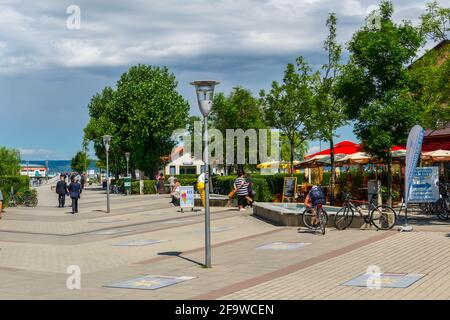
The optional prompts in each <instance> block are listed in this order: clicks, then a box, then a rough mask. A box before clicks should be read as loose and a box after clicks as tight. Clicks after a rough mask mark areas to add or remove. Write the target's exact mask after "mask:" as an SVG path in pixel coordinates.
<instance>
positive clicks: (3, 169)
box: [0, 147, 20, 176]
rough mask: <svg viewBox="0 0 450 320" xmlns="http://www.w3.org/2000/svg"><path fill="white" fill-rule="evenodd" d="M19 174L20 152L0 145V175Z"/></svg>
mask: <svg viewBox="0 0 450 320" xmlns="http://www.w3.org/2000/svg"><path fill="white" fill-rule="evenodd" d="M18 174H20V152H19V150H16V149H9V148H6V147H0V176H6V175H13V176H14V175H18Z"/></svg>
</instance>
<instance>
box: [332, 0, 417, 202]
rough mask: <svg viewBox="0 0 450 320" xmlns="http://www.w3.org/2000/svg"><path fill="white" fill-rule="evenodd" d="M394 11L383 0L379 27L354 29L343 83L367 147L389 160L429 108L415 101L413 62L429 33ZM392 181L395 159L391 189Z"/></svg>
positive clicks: (350, 112) (356, 128)
mask: <svg viewBox="0 0 450 320" xmlns="http://www.w3.org/2000/svg"><path fill="white" fill-rule="evenodd" d="M393 12H394V8H393V6H392V3H391V2H390V1H382V2H381V3H380V7H379V15H380V17H379V18H380V26H379V28H369V27H368V26H363V27H362V28H361V29H359V30H358V31H357V32H356V33H355V34H354V35H353V37H352V39H351V41H350V42H349V44H348V50H349V52H350V58H349V62H348V64H347V65H346V66H345V67H344V69H343V75H342V77H341V78H340V83H339V85H338V87H339V93H340V95H341V97H342V98H343V101H344V102H345V104H346V107H347V113H348V115H349V118H351V119H352V120H354V121H355V126H354V132H355V134H356V135H357V136H358V137H359V138H360V139H361V141H362V143H363V145H364V148H365V149H366V150H367V151H368V152H369V153H371V154H372V155H375V156H378V157H380V158H383V159H387V160H388V163H389V164H390V160H391V147H392V146H394V145H397V144H404V143H405V142H406V138H407V136H408V132H409V130H410V129H411V128H412V127H413V126H414V125H415V124H417V123H420V121H421V114H422V111H423V110H421V109H420V108H419V106H418V105H417V104H413V103H412V96H411V94H410V91H411V88H410V78H409V74H408V69H407V66H408V65H409V64H410V63H411V62H412V60H413V58H414V57H415V56H416V54H417V51H418V49H419V48H420V47H421V46H422V45H423V44H424V37H423V34H422V33H421V32H420V29H419V28H416V27H414V26H412V24H411V23H410V22H409V21H403V22H402V23H400V24H396V23H395V22H394V21H393V19H392V15H393ZM391 183H392V176H391V166H390V165H389V166H388V188H389V190H391V187H392V185H391ZM389 201H390V192H389V193H388V202H389Z"/></svg>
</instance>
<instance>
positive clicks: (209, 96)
mask: <svg viewBox="0 0 450 320" xmlns="http://www.w3.org/2000/svg"><path fill="white" fill-rule="evenodd" d="M219 83H220V82H218V81H214V80H205V81H194V82H191V85H193V86H195V92H196V93H197V101H198V106H199V108H200V112H201V113H202V115H203V122H204V126H205V134H204V141H205V151H204V156H203V161H204V162H205V266H206V267H207V268H211V229H210V226H211V221H210V211H209V149H208V115H209V113H210V112H211V108H212V104H213V97H214V87H215V86H216V85H218V84H219Z"/></svg>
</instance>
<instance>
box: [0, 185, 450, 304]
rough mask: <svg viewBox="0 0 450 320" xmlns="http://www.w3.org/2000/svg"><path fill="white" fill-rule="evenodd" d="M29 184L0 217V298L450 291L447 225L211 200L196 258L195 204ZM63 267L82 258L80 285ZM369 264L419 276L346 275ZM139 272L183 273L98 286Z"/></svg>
mask: <svg viewBox="0 0 450 320" xmlns="http://www.w3.org/2000/svg"><path fill="white" fill-rule="evenodd" d="M38 190H39V206H38V207H36V208H8V209H7V211H6V213H5V215H4V219H2V220H0V299H159V300H161V299H262V300H266V299H367V298H369V299H410V298H412V299H450V268H449V266H450V250H449V249H448V248H449V246H450V225H448V224H443V223H439V224H437V223H434V222H433V223H421V225H419V226H416V227H415V231H414V232H410V233H399V232H396V231H390V232H376V231H361V230H346V231H337V230H334V229H331V228H330V229H328V230H327V231H328V232H327V234H326V235H325V236H322V235H319V234H313V233H310V232H307V231H306V230H300V231H298V230H297V228H288V227H277V226H273V225H271V224H268V223H266V222H264V221H261V220H259V219H257V218H255V217H253V216H252V215H251V210H247V212H238V211H236V210H235V209H234V208H216V207H215V208H212V231H213V232H212V243H213V249H212V261H213V268H212V269H205V268H203V266H202V263H203V261H204V248H203V245H204V232H203V231H204V224H203V221H204V216H203V213H202V212H198V211H196V212H190V211H188V212H184V213H181V212H179V210H178V208H176V207H174V206H173V205H171V204H169V201H170V199H169V197H168V196H167V195H150V196H122V195H111V209H112V210H111V213H110V214H107V213H105V211H104V210H105V208H106V203H105V199H106V196H105V193H104V191H102V190H99V189H98V188H88V189H87V190H85V191H84V192H83V194H82V198H81V200H80V204H79V205H80V210H79V211H80V213H79V214H76V215H72V214H71V213H70V209H69V208H65V209H60V208H57V205H56V203H57V199H56V196H55V195H54V193H53V192H52V191H51V190H50V187H49V186H44V187H40V188H38ZM68 202H69V204H70V201H68ZM149 240H153V241H154V243H153V244H148V245H140V244H143V243H142V241H149ZM136 241H137V242H136ZM130 242H131V243H132V244H134V245H132V246H127V244H129V243H130ZM274 243H275V244H274ZM267 244H269V245H270V244H272V246H271V247H270V248H266V247H264V245H267ZM290 246H292V248H290ZM277 248H278V249H283V250H276V249H277ZM288 249H292V250H288ZM69 266H78V267H79V268H80V271H81V289H79V290H69V289H68V288H67V285H66V282H67V279H68V277H69V276H71V274H67V273H66V272H67V268H68V267H69ZM369 266H377V267H378V268H379V269H380V270H381V272H384V273H408V274H420V275H421V278H420V279H419V280H418V281H416V282H415V283H413V284H411V285H410V286H408V287H407V288H381V289H369V288H367V287H353V286H346V285H344V283H346V282H347V281H349V280H351V279H353V278H355V277H357V276H360V275H362V274H365V273H366V270H367V268H368V267H369ZM144 275H161V276H177V277H192V278H189V280H187V281H184V282H180V283H177V284H174V285H171V286H167V287H163V288H160V289H156V290H138V289H123V288H113V287H107V286H109V285H112V284H116V283H119V282H122V281H126V280H130V279H133V278H138V277H141V276H144ZM133 283H134V284H136V283H137V284H138V285H141V287H140V288H141V289H145V288H146V287H147V286H151V285H152V284H154V283H155V282H154V281H153V282H152V281H148V282H146V281H142V280H136V281H134V282H133Z"/></svg>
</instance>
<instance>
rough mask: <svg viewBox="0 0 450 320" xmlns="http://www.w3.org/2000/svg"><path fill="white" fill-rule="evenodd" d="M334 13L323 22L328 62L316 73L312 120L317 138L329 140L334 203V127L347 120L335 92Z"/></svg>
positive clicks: (338, 56) (337, 69)
mask: <svg viewBox="0 0 450 320" xmlns="http://www.w3.org/2000/svg"><path fill="white" fill-rule="evenodd" d="M336 24H337V18H336V14H334V13H330V15H329V17H328V19H327V22H326V26H327V27H328V37H327V39H326V40H325V42H324V46H323V48H324V49H325V51H326V53H327V63H326V64H324V65H323V66H322V70H321V71H322V72H320V71H318V72H317V73H316V76H315V85H314V109H313V120H312V121H313V122H315V123H318V124H320V126H318V134H319V138H320V139H321V140H323V141H328V142H329V144H330V162H331V176H330V204H331V205H333V204H334V186H335V176H336V174H335V172H336V165H335V158H334V138H335V137H336V134H335V132H336V129H338V128H340V127H342V126H343V125H345V124H346V123H347V114H346V113H345V106H344V104H343V103H342V100H341V99H340V98H339V96H338V94H337V81H338V77H339V75H340V70H341V65H340V60H341V51H342V47H341V46H340V45H339V44H337V41H336Z"/></svg>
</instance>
